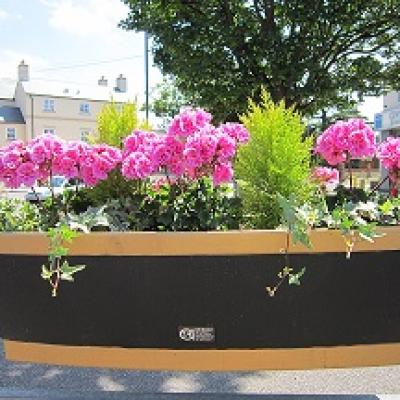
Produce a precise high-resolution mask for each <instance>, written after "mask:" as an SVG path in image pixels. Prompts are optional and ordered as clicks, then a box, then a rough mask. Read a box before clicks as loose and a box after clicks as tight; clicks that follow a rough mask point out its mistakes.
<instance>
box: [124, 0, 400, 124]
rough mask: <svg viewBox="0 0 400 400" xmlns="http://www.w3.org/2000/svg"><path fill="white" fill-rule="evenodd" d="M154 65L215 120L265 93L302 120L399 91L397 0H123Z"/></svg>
mask: <svg viewBox="0 0 400 400" xmlns="http://www.w3.org/2000/svg"><path fill="white" fill-rule="evenodd" d="M122 1H123V2H124V3H126V4H127V5H128V6H129V8H130V11H129V14H128V16H127V18H126V19H125V20H124V21H123V22H122V23H121V26H122V27H123V28H125V29H128V30H136V31H147V32H149V33H150V35H152V39H153V53H154V57H155V58H154V59H155V63H156V65H158V66H159V67H161V69H162V71H163V72H164V73H165V74H171V75H173V76H175V77H176V78H177V84H178V87H179V89H180V90H182V92H183V93H184V94H187V95H189V96H190V97H196V98H199V103H200V104H199V105H201V106H205V107H207V108H209V109H210V111H211V112H212V113H213V114H216V116H217V119H219V120H228V119H231V118H232V117H237V113H242V112H244V111H245V107H246V105H245V99H246V98H247V97H253V96H259V95H260V91H259V88H260V85H261V84H263V85H264V86H265V87H266V88H267V90H268V91H269V92H270V94H271V96H272V100H273V101H274V102H278V101H280V100H285V103H286V105H287V106H292V105H295V107H296V109H297V110H298V111H301V112H302V113H303V114H308V115H312V114H315V113H316V112H317V111H319V110H321V109H323V108H329V107H331V106H334V105H335V104H336V103H338V102H339V101H341V100H343V99H348V98H349V96H351V94H352V93H353V92H357V93H359V94H360V95H368V94H371V95H376V94H378V93H380V91H381V90H382V89H383V88H384V86H393V87H394V86H396V87H399V85H400V83H399V79H398V76H399V74H398V73H399V70H400V63H399V61H398V60H399V55H400V46H399V40H398V38H399V35H400V1H399V0H357V1H349V0H313V1H311V0H290V1H283V0H250V1H249V0H207V1H204V0H191V1H177V0H169V1H165V0H122Z"/></svg>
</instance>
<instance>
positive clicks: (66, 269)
mask: <svg viewBox="0 0 400 400" xmlns="http://www.w3.org/2000/svg"><path fill="white" fill-rule="evenodd" d="M85 268H86V265H83V264H81V265H73V266H71V265H69V263H68V261H64V262H63V263H62V265H61V268H60V270H61V272H62V273H63V274H66V275H73V274H75V273H76V272H79V271H82V270H83V269H85Z"/></svg>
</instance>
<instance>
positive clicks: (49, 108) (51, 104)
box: [43, 99, 55, 112]
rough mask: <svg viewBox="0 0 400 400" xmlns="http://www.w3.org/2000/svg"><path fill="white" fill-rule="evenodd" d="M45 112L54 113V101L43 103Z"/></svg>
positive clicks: (49, 100)
mask: <svg viewBox="0 0 400 400" xmlns="http://www.w3.org/2000/svg"><path fill="white" fill-rule="evenodd" d="M43 111H45V112H54V111H55V107H54V99H44V101H43Z"/></svg>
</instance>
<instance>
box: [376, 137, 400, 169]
mask: <svg viewBox="0 0 400 400" xmlns="http://www.w3.org/2000/svg"><path fill="white" fill-rule="evenodd" d="M377 155H378V158H379V159H380V160H381V162H382V165H383V166H384V167H385V168H386V169H387V170H388V171H394V170H396V169H400V138H395V137H388V138H387V140H386V141H385V142H383V143H381V144H380V145H379V146H378V151H377Z"/></svg>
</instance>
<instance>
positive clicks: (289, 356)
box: [4, 340, 400, 371]
mask: <svg viewBox="0 0 400 400" xmlns="http://www.w3.org/2000/svg"><path fill="white" fill-rule="evenodd" d="M4 346H5V353H6V358H7V359H8V360H10V361H23V362H34V363H46V364H56V365H70V366H76V367H97V368H118V369H139V370H179V371H250V370H290V369H297V370H301V369H318V368H351V367H360V366H383V365H393V364H400V343H390V344H374V345H355V346H338V347H311V348H299V349H259V350H247V349H245V350H241V349H240V350H239V349H238V350H167V349H124V348H117V347H85V346H64V345H50V344H40V343H25V342H16V341H10V340H5V341H4Z"/></svg>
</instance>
